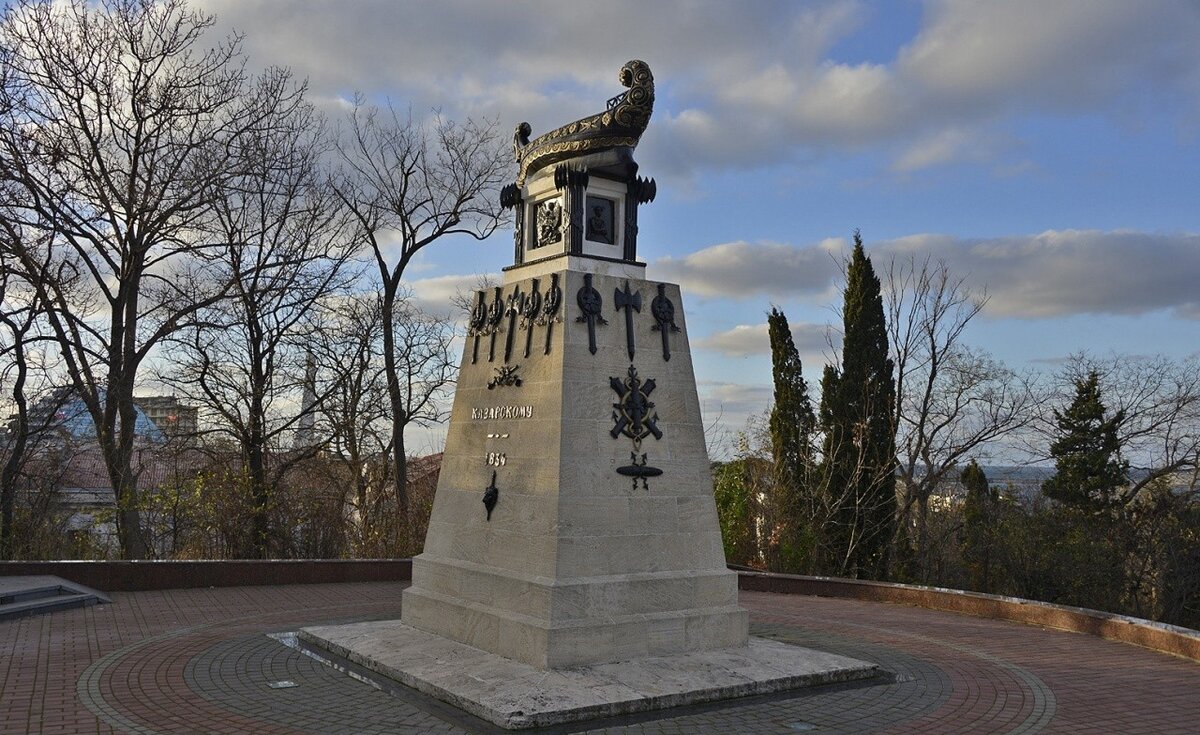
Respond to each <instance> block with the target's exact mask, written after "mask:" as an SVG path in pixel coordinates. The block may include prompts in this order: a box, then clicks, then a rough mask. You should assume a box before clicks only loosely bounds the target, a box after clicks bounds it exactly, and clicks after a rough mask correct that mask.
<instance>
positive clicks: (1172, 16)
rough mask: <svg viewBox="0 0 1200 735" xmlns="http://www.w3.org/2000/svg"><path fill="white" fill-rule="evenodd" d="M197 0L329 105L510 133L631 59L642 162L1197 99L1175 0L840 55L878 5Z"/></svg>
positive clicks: (738, 155)
mask: <svg viewBox="0 0 1200 735" xmlns="http://www.w3.org/2000/svg"><path fill="white" fill-rule="evenodd" d="M201 4H202V5H203V6H204V7H205V8H206V9H208V10H211V11H213V12H215V13H216V14H217V15H218V19H219V22H220V23H221V27H222V28H227V29H228V28H237V29H241V30H243V31H245V32H246V33H247V35H246V40H245V43H246V47H247V51H248V52H249V54H250V55H251V59H252V61H253V63H254V64H255V65H265V64H280V65H285V66H290V67H291V68H292V69H294V70H295V71H296V72H297V74H298V75H299V76H300V77H306V78H308V79H309V81H310V84H311V88H312V92H313V94H314V97H315V98H317V99H318V100H319V101H325V102H327V103H328V104H326V105H323V106H325V107H327V108H329V109H334V110H336V109H337V108H338V107H339V105H338V104H337V103H338V101H339V100H344V99H346V98H347V97H348V96H349V95H350V93H351V92H353V91H354V90H362V91H363V92H365V93H367V94H368V95H370V96H372V97H373V98H375V99H377V100H381V99H382V98H383V97H385V96H386V97H389V98H390V99H391V101H392V102H393V103H395V104H397V105H398V106H400V107H401V108H404V107H407V106H409V105H411V106H412V108H413V109H414V110H416V111H418V112H420V111H424V110H428V109H430V108H433V107H439V108H442V109H444V110H445V112H446V113H447V114H448V115H450V116H451V117H462V116H464V115H476V116H488V117H495V118H497V119H498V120H499V121H500V122H501V123H502V125H501V127H503V128H506V129H508V128H509V127H510V126H512V125H515V124H516V123H517V122H519V121H521V120H528V121H529V122H530V123H531V124H532V125H533V128H534V133H535V134H537V133H539V132H544V131H546V130H548V129H550V128H551V127H554V126H556V125H559V124H562V123H563V122H566V121H567V120H569V119H571V118H573V117H577V116H580V115H584V114H587V113H589V112H594V111H596V110H597V109H599V108H600V106H602V105H603V104H604V100H605V99H606V98H607V97H609V96H611V95H613V94H616V93H617V92H619V91H620V87H619V86H618V85H617V83H616V79H615V77H616V72H617V70H618V69H619V68H620V66H621V64H623V63H624V62H625V61H627V60H628V59H631V58H644V59H645V60H646V61H647V62H648V63H649V64H650V65H651V68H653V69H654V71H655V75H656V77H657V78H658V83H659V97H658V100H659V101H658V104H657V107H658V110H657V111H656V123H655V124H654V125H652V126H651V128H650V131H649V132H648V133H647V136H648V142H649V138H650V137H654V138H655V140H654V141H653V142H654V145H653V146H649V145H648V146H646V160H645V161H643V163H644V164H648V165H649V166H650V167H652V168H654V169H655V170H656V172H657V175H667V174H671V173H676V174H679V173H684V174H686V173H690V172H691V170H692V169H693V168H695V167H704V166H715V167H745V166H752V165H758V164H763V163H768V162H778V161H780V160H789V159H792V158H799V157H801V156H806V154H808V153H811V152H813V151H817V152H820V151H823V150H827V149H828V148H829V147H830V146H834V147H861V146H864V145H883V146H887V147H898V148H899V149H900V150H901V151H902V152H901V153H900V161H899V162H898V164H897V166H898V169H899V170H902V171H911V170H916V169H917V168H920V167H921V157H922V152H921V151H920V150H918V149H920V148H921V147H922V146H924V147H925V150H924V156H925V157H926V158H929V157H930V156H933V157H934V158H938V161H939V162H942V161H948V160H952V159H954V157H955V156H957V155H958V154H962V153H968V152H969V150H970V148H969V146H964V145H959V146H954V145H947V143H949V142H951V141H950V139H949V138H948V137H947V136H950V137H953V135H955V133H954V131H960V132H959V133H957V134H958V135H967V136H969V135H970V132H969V131H971V130H973V129H974V130H979V129H987V128H988V127H989V126H991V125H994V124H995V123H996V121H997V120H999V119H1003V118H1004V117H1005V116H1007V115H1009V114H1012V113H1014V112H1038V111H1050V112H1067V113H1072V114H1074V113H1089V112H1093V111H1095V110H1099V109H1104V108H1106V106H1108V105H1110V103H1111V102H1113V101H1114V100H1123V101H1125V102H1127V103H1128V105H1126V106H1129V105H1132V107H1133V108H1137V107H1138V106H1139V105H1143V106H1144V105H1149V104H1154V105H1156V106H1158V107H1160V108H1161V107H1163V106H1164V100H1167V101H1168V102H1166V103H1165V104H1166V106H1168V107H1169V106H1171V105H1175V106H1177V107H1186V109H1181V110H1177V112H1179V113H1180V114H1181V115H1187V114H1192V115H1194V114H1195V113H1196V112H1197V109H1198V106H1197V104H1196V100H1197V99H1198V98H1200V94H1198V93H1200V44H1196V43H1194V39H1195V38H1196V37H1198V36H1200V9H1198V8H1197V6H1196V5H1195V3H1194V2H1189V0H1145V1H1144V2H1137V3H1133V2H1129V1H1128V0H1006V2H994V1H991V0H929V2H927V4H926V8H925V13H924V16H923V18H922V26H921V28H920V29H919V30H918V32H917V34H916V35H915V37H914V38H913V39H912V40H911V41H910V42H909V43H908V44H907V45H906V46H904V47H903V48H901V49H899V50H898V51H897V52H896V55H895V56H894V57H893V58H891V59H887V58H884V59H883V60H882V61H872V62H855V63H842V62H838V61H834V60H832V59H830V58H828V55H829V52H830V49H832V48H833V47H834V45H835V44H836V43H837V42H838V41H839V40H841V39H843V38H846V37H847V36H848V35H849V34H851V33H853V32H855V31H856V30H858V29H859V28H860V27H861V26H862V24H863V23H864V21H865V20H866V19H867V18H868V17H869V15H870V14H871V13H880V12H883V11H881V10H880V9H879V8H872V7H871V6H869V5H866V4H863V3H860V2H855V1H853V0H825V1H823V2H813V3H804V4H800V3H792V2H759V3H752V4H744V3H727V2H720V1H719V0H708V1H702V2H696V3H689V4H686V5H680V4H676V3H641V2H636V0H610V2H605V3H552V2H534V1H526V2H511V3H495V2H490V1H482V0H474V1H472V0H446V1H445V2H439V3H426V4H419V5H413V4H397V3H393V2H386V1H385V0H358V1H357V2H354V3H327V4H321V3H315V4H313V3H306V4H290V5H288V6H287V9H286V12H281V11H280V6H279V5H278V4H276V3H273V2H265V1H263V0H258V1H254V0H202V3H201ZM664 39H669V43H664V42H663V40H664ZM1171 100H1175V102H1170V101H1171ZM939 140H940V141H941V144H942V145H941V148H940V151H941V154H940V156H937V155H935V154H936V153H937V151H936V150H935V148H936V147H937V146H936V144H935V141H939ZM931 146H933V147H931ZM925 165H928V164H925Z"/></svg>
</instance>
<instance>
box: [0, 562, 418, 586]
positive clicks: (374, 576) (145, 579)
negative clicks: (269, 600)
mask: <svg viewBox="0 0 1200 735" xmlns="http://www.w3.org/2000/svg"><path fill="white" fill-rule="evenodd" d="M30 574H39V575H41V574H49V575H55V576H58V577H62V578H63V579H68V580H70V581H72V582H76V583H78V584H82V585H86V586H88V587H92V588H93V589H98V590H104V591H105V592H144V591H148V590H166V589H187V588H192V587H243V586H260V585H269V584H328V583H333V582H400V581H405V580H408V579H411V578H412V560H411V559H294V560H293V559H286V560H283V559H269V560H249V559H225V560H216V559H214V560H196V561H6V562H0V577H6V576H23V575H30Z"/></svg>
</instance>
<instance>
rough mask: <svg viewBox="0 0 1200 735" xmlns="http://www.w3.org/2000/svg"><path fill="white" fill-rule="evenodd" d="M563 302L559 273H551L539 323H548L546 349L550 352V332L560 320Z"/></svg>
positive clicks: (547, 352)
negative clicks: (560, 307)
mask: <svg viewBox="0 0 1200 735" xmlns="http://www.w3.org/2000/svg"><path fill="white" fill-rule="evenodd" d="M561 304H562V289H561V288H559V287H558V274H557V273H552V274H550V288H549V289H547V290H546V298H545V299H544V300H543V301H542V315H541V317H539V318H538V324H545V325H546V351H545V352H544V353H542V354H545V355H549V354H550V333H551V332H553V331H554V322H556V321H558V307H559V306H560V305H561Z"/></svg>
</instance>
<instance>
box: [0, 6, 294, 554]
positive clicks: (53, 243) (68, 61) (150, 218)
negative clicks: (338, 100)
mask: <svg viewBox="0 0 1200 735" xmlns="http://www.w3.org/2000/svg"><path fill="white" fill-rule="evenodd" d="M212 23H213V21H212V18H211V17H210V16H206V15H203V14H201V13H198V12H195V11H192V10H189V9H188V8H187V7H186V5H185V3H184V2H183V0H162V1H161V2H160V1H156V0H101V2H99V3H93V2H88V1H87V0H68V1H67V2H62V3H50V2H34V1H29V2H20V3H17V4H15V5H12V6H9V7H8V8H7V9H6V10H5V11H4V14H3V20H2V21H0V35H2V36H3V38H4V44H3V46H4V64H5V66H6V74H7V77H8V80H7V83H6V84H5V85H4V88H3V89H4V92H3V94H4V99H3V100H0V115H2V117H0V157H2V159H3V160H2V161H0V163H2V164H3V165H2V166H0V169H2V170H3V171H4V172H5V176H7V177H8V178H9V181H10V182H12V183H13V184H15V185H16V187H17V189H18V191H19V193H20V197H19V200H18V201H19V203H20V209H19V211H20V213H21V216H22V219H23V224H25V225H26V226H29V227H33V228H41V229H43V231H45V232H47V233H52V234H53V238H52V239H51V240H50V243H49V247H52V248H53V249H54V252H53V253H52V256H51V257H50V258H49V259H48V261H47V262H48V263H50V266H49V268H47V269H45V270H44V271H43V272H42V273H41V274H39V277H38V278H37V279H36V285H37V288H38V289H39V295H40V297H41V298H43V299H45V301H46V302H47V303H48V304H49V305H50V308H49V309H48V311H47V321H48V323H49V326H50V329H51V330H52V332H53V334H54V336H55V338H56V340H57V341H58V343H59V348H60V350H61V352H62V355H63V357H64V360H65V363H66V368H67V371H68V374H69V375H70V378H71V381H72V382H73V383H74V385H75V387H76V389H77V391H78V392H79V394H80V396H81V398H82V400H83V401H84V403H85V405H86V406H87V410H88V413H89V414H90V416H91V418H92V421H93V422H94V424H95V426H96V437H97V441H98V442H99V445H100V448H101V451H102V453H103V456H104V461H105V465H106V468H107V471H108V475H109V479H110V482H111V484H112V487H113V489H114V491H115V493H116V497H117V505H118V521H119V522H118V528H119V536H120V541H121V549H122V553H123V554H124V556H126V557H127V558H141V557H143V556H145V554H146V543H145V539H144V538H143V537H142V534H141V530H140V521H139V512H138V477H137V472H136V469H135V467H134V466H133V465H132V463H131V456H132V452H133V447H134V439H135V427H134V422H135V417H136V409H135V406H134V401H133V391H134V384H135V381H136V379H137V375H138V371H139V369H140V367H141V366H142V364H143V362H144V361H145V360H146V357H147V355H148V354H150V352H151V350H153V349H154V348H155V346H156V345H158V344H159V343H160V342H161V341H162V340H163V339H164V338H165V337H166V336H167V335H169V334H171V333H172V332H174V331H175V330H177V329H179V328H180V327H181V326H182V325H184V324H185V323H187V322H188V321H189V320H191V319H192V318H193V316H194V315H195V313H196V311H197V310H199V309H202V308H204V307H206V306H207V305H209V304H211V303H213V302H214V301H215V300H217V299H219V298H221V297H222V296H223V294H224V284H220V283H213V282H211V281H210V280H209V279H206V278H204V276H203V273H202V272H201V271H200V270H199V269H198V268H194V267H191V268H189V265H193V264H194V259H195V258H196V257H198V249H201V248H202V247H203V246H204V245H206V244H208V240H207V239H206V237H205V235H204V234H203V232H204V231H203V226H204V224H205V217H206V215H207V214H208V213H209V210H210V208H211V205H212V204H213V201H214V197H215V196H216V194H217V192H219V191H220V190H221V189H222V187H223V185H224V182H225V180H226V179H227V178H228V177H229V175H230V173H231V166H232V164H233V162H234V160H235V159H236V157H237V156H238V151H239V149H240V148H241V146H242V145H243V141H244V140H245V138H246V136H247V135H248V134H249V133H251V132H253V131H255V130H256V129H259V128H261V127H262V126H263V125H264V124H265V121H266V120H267V119H268V118H269V117H270V113H271V112H272V111H274V110H276V109H278V108H280V107H282V106H287V105H289V104H293V103H294V102H295V100H296V99H297V98H298V97H299V95H300V90H298V89H296V88H295V87H294V86H293V85H291V84H290V80H288V79H287V78H286V75H285V74H282V73H281V72H277V71H276V72H268V74H267V75H266V76H265V77H264V79H263V80H262V81H261V82H260V83H258V84H256V85H253V86H251V85H249V84H248V80H247V76H246V73H245V71H244V69H243V65H242V57H241V53H240V50H239V43H238V39H237V38H233V39H229V40H227V41H225V42H223V43H221V44H219V45H217V46H215V47H212V48H207V49H206V48H204V47H203V46H202V41H203V38H202V37H203V36H204V34H205V33H206V31H208V29H209V28H210V27H211V26H212ZM18 256H19V257H20V258H21V261H22V264H23V266H25V267H27V268H30V269H32V268H33V267H36V266H39V265H40V264H39V263H38V262H37V259H36V258H34V257H32V256H31V255H28V254H23V253H18ZM64 269H75V270H77V271H78V273H80V274H81V279H80V283H79V284H78V285H77V286H74V287H73V288H72V290H71V291H68V290H67V284H65V283H63V282H62V281H61V280H60V279H58V277H57V276H58V274H59V273H61V272H63V270H64ZM80 292H82V299H83V300H86V301H90V302H91V303H92V304H93V305H94V306H95V308H94V309H91V310H81V309H80V308H78V307H79V304H78V300H79V299H80Z"/></svg>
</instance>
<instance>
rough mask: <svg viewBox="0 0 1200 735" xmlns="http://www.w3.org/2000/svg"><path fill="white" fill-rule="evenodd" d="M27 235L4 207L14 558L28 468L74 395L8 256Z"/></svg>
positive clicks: (4, 434) (5, 536)
mask: <svg viewBox="0 0 1200 735" xmlns="http://www.w3.org/2000/svg"><path fill="white" fill-rule="evenodd" d="M22 236H23V233H22V231H21V229H20V228H18V227H16V226H15V225H14V223H13V222H12V221H11V220H9V219H8V218H7V217H5V213H4V212H3V210H2V208H0V386H3V389H4V395H3V396H2V397H0V416H4V417H7V422H6V424H5V425H3V426H0V462H2V466H0V559H11V558H13V551H14V549H15V545H14V543H13V517H14V511H15V505H16V500H17V494H18V492H19V490H20V488H21V486H22V485H23V484H24V483H23V480H25V479H28V476H27V474H26V472H25V470H26V467H27V465H28V463H29V461H30V460H31V459H32V458H33V457H34V456H35V455H36V454H37V452H38V451H39V449H41V448H42V447H41V445H42V444H43V440H44V439H45V438H46V435H47V434H48V433H49V432H51V431H52V429H53V428H54V426H55V423H56V421H57V414H58V409H59V408H61V406H62V404H63V403H65V402H66V401H67V399H68V398H69V396H70V394H69V393H68V392H67V391H63V390H60V389H59V388H60V386H58V385H57V384H56V379H57V378H61V374H60V371H59V369H58V368H59V367H60V366H59V365H58V364H57V361H55V360H54V358H53V355H52V354H49V352H50V351H49V349H48V348H49V346H50V345H49V340H48V338H47V336H46V335H45V333H44V331H43V329H44V327H45V314H44V310H45V308H46V304H45V303H44V302H43V301H42V298H41V295H40V294H39V293H38V291H37V290H36V289H34V288H33V287H32V286H31V285H30V283H29V281H28V279H27V278H26V277H25V276H26V275H27V274H24V273H23V272H22V270H21V268H20V265H19V264H18V263H16V262H14V260H13V258H11V257H10V254H11V253H12V251H13V250H14V247H15V246H14V245H13V243H14V242H16V241H18V240H19V239H20V238H21V237H22Z"/></svg>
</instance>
